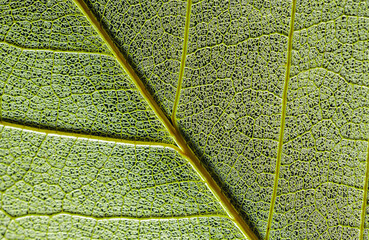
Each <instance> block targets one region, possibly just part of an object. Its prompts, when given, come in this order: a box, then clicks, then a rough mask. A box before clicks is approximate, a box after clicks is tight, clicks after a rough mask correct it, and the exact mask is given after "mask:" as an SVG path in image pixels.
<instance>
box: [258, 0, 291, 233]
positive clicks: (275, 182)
mask: <svg viewBox="0 0 369 240" xmlns="http://www.w3.org/2000/svg"><path fill="white" fill-rule="evenodd" d="M295 13H296V0H292V12H291V23H290V32H289V34H288V50H287V66H286V68H287V69H286V77H285V81H284V86H283V97H282V116H281V130H280V133H279V143H278V152H277V162H276V169H275V178H274V187H273V195H272V200H271V204H270V209H269V216H268V225H267V231H266V234H265V239H266V240H268V239H269V234H270V228H271V224H272V219H273V210H274V205H275V199H276V197H277V188H278V179H279V171H280V167H281V158H282V148H283V136H284V128H285V119H286V109H287V90H288V81H289V78H290V69H291V61H292V37H293V25H294V21H295Z"/></svg>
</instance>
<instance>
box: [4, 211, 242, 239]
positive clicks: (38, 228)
mask: <svg viewBox="0 0 369 240" xmlns="http://www.w3.org/2000/svg"><path fill="white" fill-rule="evenodd" d="M0 222H1V223H3V224H6V226H7V230H6V232H5V237H6V238H7V239H36V238H37V239H55V240H56V239H78V240H80V239H81V240H87V239H96V240H97V239H106V240H120V239H130V240H135V239H163V240H164V239H168V240H169V239H187V240H192V239H203V240H208V239H214V240H216V239H219V240H221V239H234V240H236V239H243V237H242V235H240V234H239V232H238V229H236V228H235V226H234V224H233V223H232V222H231V221H230V220H228V219H224V218H218V217H209V218H203V217H199V218H190V219H173V220H156V221H135V220H124V219H119V218H117V219H113V220H104V219H101V220H98V219H91V218H85V217H79V216H70V215H68V214H63V215H56V216H52V217H48V216H33V217H24V218H18V219H14V220H10V219H9V218H8V217H7V216H5V215H4V214H2V213H1V212H0ZM30 226H31V228H30Z"/></svg>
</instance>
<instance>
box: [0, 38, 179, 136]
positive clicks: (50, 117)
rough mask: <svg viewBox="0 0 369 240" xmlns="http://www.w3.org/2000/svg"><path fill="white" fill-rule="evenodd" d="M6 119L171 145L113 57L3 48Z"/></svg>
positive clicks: (0, 56) (0, 69) (0, 86)
mask: <svg viewBox="0 0 369 240" xmlns="http://www.w3.org/2000/svg"><path fill="white" fill-rule="evenodd" d="M0 63H1V65H0V77H1V78H0V91H2V97H1V100H0V101H1V117H2V119H3V120H6V121H12V122H16V123H21V124H26V125H27V124H28V125H32V126H39V127H41V128H48V129H56V130H65V131H74V132H81V133H88V134H93V135H100V136H110V137H118V138H123V139H129V140H150V141H155V142H158V141H160V142H168V143H171V142H172V140H171V137H170V136H169V135H168V133H167V132H166V130H165V129H164V127H163V125H162V124H161V123H160V121H159V120H158V119H157V117H156V116H155V114H154V112H153V111H152V110H151V109H150V107H149V105H148V104H147V103H146V102H145V100H144V99H143V97H142V96H141V95H140V93H139V92H138V90H137V89H136V87H135V86H134V85H133V83H132V82H131V80H130V79H129V78H128V76H127V74H126V73H125V72H124V71H123V70H122V68H121V67H120V66H119V64H118V62H117V61H116V60H115V59H114V58H113V57H111V56H106V55H101V54H87V53H68V52H52V51H41V50H40V51H34V50H22V49H21V48H18V47H14V46H11V45H8V44H6V43H0Z"/></svg>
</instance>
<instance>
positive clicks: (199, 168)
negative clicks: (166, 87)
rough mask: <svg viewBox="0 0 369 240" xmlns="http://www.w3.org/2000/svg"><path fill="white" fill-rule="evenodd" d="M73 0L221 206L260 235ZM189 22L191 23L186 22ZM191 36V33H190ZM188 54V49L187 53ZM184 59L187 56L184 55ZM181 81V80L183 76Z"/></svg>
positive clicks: (247, 232)
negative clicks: (249, 224) (242, 215)
mask: <svg viewBox="0 0 369 240" xmlns="http://www.w3.org/2000/svg"><path fill="white" fill-rule="evenodd" d="M73 2H74V3H75V4H76V5H77V7H78V8H79V9H80V11H81V12H82V13H83V14H84V16H85V17H86V18H87V20H88V21H89V22H90V24H91V25H92V26H93V27H94V29H95V30H96V32H97V33H98V34H99V35H100V37H101V38H102V39H103V40H104V42H105V43H106V45H107V46H108V48H109V50H110V51H111V52H112V53H113V55H114V56H115V58H116V60H117V61H118V62H119V64H120V65H121V66H122V68H123V69H124V70H125V71H126V73H127V74H128V75H129V77H130V78H131V80H132V81H133V83H134V84H135V85H136V87H137V88H138V90H139V92H140V93H141V95H142V96H143V98H144V99H145V100H146V101H147V103H148V104H149V106H150V107H151V109H152V110H153V111H154V112H155V114H156V116H157V117H158V119H159V120H160V122H161V123H162V124H163V125H164V127H165V128H166V130H167V131H168V132H169V134H170V135H171V136H172V138H173V140H174V141H175V142H176V144H177V145H178V146H179V149H180V151H181V155H182V156H183V157H184V158H186V159H187V160H188V161H189V163H190V164H191V166H192V167H193V169H194V170H195V171H196V172H197V174H198V175H199V176H200V177H201V178H202V180H203V181H205V182H206V185H207V187H208V188H209V190H210V191H211V192H212V193H213V195H214V196H215V197H216V199H217V200H218V201H219V203H220V204H221V206H222V207H223V209H224V211H225V212H226V213H227V214H228V216H229V217H230V219H231V220H232V221H233V222H234V224H235V225H236V226H237V227H238V228H239V229H240V231H241V232H242V234H243V235H244V236H245V238H248V239H251V240H254V239H258V238H257V237H256V235H255V233H254V232H253V231H252V230H251V228H250V226H248V224H247V223H246V222H245V220H244V219H243V218H242V217H241V215H240V214H239V212H238V211H237V210H236V209H235V207H234V206H233V205H232V203H231V202H230V200H229V199H228V198H227V197H226V195H225V194H224V192H223V191H222V189H221V188H220V187H219V186H218V184H217V183H216V182H215V180H214V179H213V177H212V176H211V175H210V173H209V172H208V170H207V169H206V168H205V167H204V166H203V165H202V163H201V162H200V160H199V158H198V157H197V156H196V155H195V154H194V153H193V151H192V150H191V149H190V147H189V146H188V145H187V142H186V141H185V139H184V138H183V136H182V134H181V133H180V131H179V129H178V128H177V127H175V126H176V125H175V123H171V121H169V119H168V118H167V116H166V114H165V113H164V111H163V110H162V109H161V108H160V106H159V105H158V103H157V102H156V101H155V100H154V98H153V96H152V95H151V94H150V93H149V92H148V91H147V89H146V87H145V85H144V83H143V82H142V81H141V79H140V78H139V77H138V76H137V74H136V73H135V71H134V70H133V68H132V67H131V66H130V65H129V63H128V62H127V60H126V59H125V58H124V56H123V54H122V53H121V52H120V50H119V49H118V47H117V46H116V45H115V43H114V42H113V40H112V39H111V37H110V36H109V34H108V33H107V32H106V30H105V29H104V28H103V27H102V26H101V24H100V22H99V21H98V20H97V19H96V17H95V16H94V14H93V13H92V11H91V10H90V9H89V8H88V7H87V5H86V3H85V2H84V1H83V0H73ZM190 7H191V3H188V6H187V10H190ZM186 17H187V19H186V26H187V32H188V28H189V17H190V13H189V12H187V13H186ZM187 24H188V25H187ZM187 37H188V36H187ZM184 47H187V43H184ZM184 54H185V53H184ZM182 61H185V56H183V55H182ZM181 65H182V66H181V68H183V70H184V64H181ZM183 70H182V78H183ZM181 81H182V80H181ZM177 95H178V99H177V96H176V101H177V102H178V101H179V93H178V90H177Z"/></svg>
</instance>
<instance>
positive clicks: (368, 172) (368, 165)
mask: <svg viewBox="0 0 369 240" xmlns="http://www.w3.org/2000/svg"><path fill="white" fill-rule="evenodd" d="M368 181H369V141H368V152H367V159H366V174H365V182H364V193H363V194H364V195H363V205H362V208H361V224H360V238H359V239H360V240H363V239H364V227H365V215H366V201H367V196H368Z"/></svg>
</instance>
